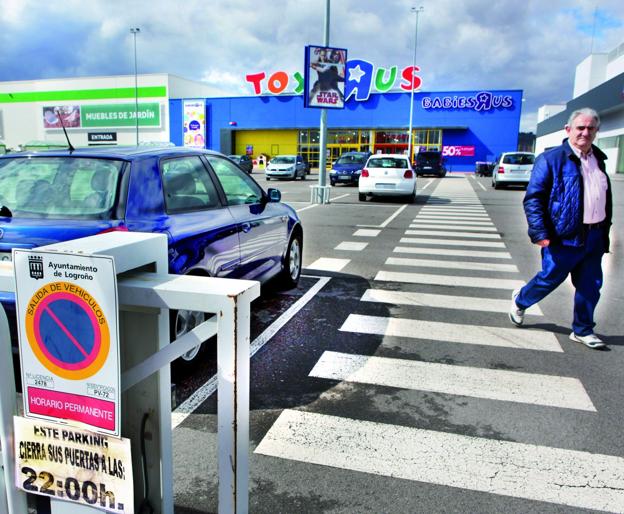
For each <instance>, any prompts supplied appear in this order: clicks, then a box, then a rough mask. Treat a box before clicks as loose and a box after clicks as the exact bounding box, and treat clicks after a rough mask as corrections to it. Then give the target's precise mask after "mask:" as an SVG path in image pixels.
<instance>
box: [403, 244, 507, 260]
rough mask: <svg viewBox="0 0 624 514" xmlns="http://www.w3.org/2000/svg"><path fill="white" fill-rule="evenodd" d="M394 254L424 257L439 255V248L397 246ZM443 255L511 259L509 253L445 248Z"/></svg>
mask: <svg viewBox="0 0 624 514" xmlns="http://www.w3.org/2000/svg"><path fill="white" fill-rule="evenodd" d="M393 252H395V253H417V254H425V255H440V249H439V248H425V247H422V248H421V247H413V246H411V247H410V246H397V247H395V248H394V250H393ZM444 255H445V256H447V257H487V258H489V259H511V254H510V253H509V252H486V251H481V250H451V249H449V248H446V249H445V250H444Z"/></svg>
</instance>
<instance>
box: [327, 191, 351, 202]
mask: <svg viewBox="0 0 624 514" xmlns="http://www.w3.org/2000/svg"><path fill="white" fill-rule="evenodd" d="M350 194H351V193H345V194H344V195H340V196H337V197H336V198H330V199H329V202H330V203H331V201H332V200H340V199H342V198H346V197H347V196H349V195H350Z"/></svg>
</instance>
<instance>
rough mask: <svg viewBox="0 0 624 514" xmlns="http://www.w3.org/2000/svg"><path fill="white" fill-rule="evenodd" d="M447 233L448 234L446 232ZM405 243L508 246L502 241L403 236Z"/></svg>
mask: <svg viewBox="0 0 624 514" xmlns="http://www.w3.org/2000/svg"><path fill="white" fill-rule="evenodd" d="M445 235H446V234H445ZM399 242H400V243H403V244H416V245H417V244H423V245H442V246H444V245H446V246H476V247H477V248H506V247H505V243H503V242H502V241H500V242H499V241H465V240H458V239H425V238H413V237H402V238H401V240H400V241H399Z"/></svg>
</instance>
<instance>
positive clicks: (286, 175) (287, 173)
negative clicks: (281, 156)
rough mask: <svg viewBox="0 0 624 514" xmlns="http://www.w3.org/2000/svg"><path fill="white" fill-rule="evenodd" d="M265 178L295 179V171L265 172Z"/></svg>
mask: <svg viewBox="0 0 624 514" xmlns="http://www.w3.org/2000/svg"><path fill="white" fill-rule="evenodd" d="M264 174H265V176H267V177H269V178H295V175H296V172H295V171H269V170H267V171H265V172H264Z"/></svg>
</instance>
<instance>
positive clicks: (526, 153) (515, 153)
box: [501, 152, 535, 155]
mask: <svg viewBox="0 0 624 514" xmlns="http://www.w3.org/2000/svg"><path fill="white" fill-rule="evenodd" d="M510 154H514V155H517V154H520V155H535V153H533V152H503V153H502V154H501V155H510Z"/></svg>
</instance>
